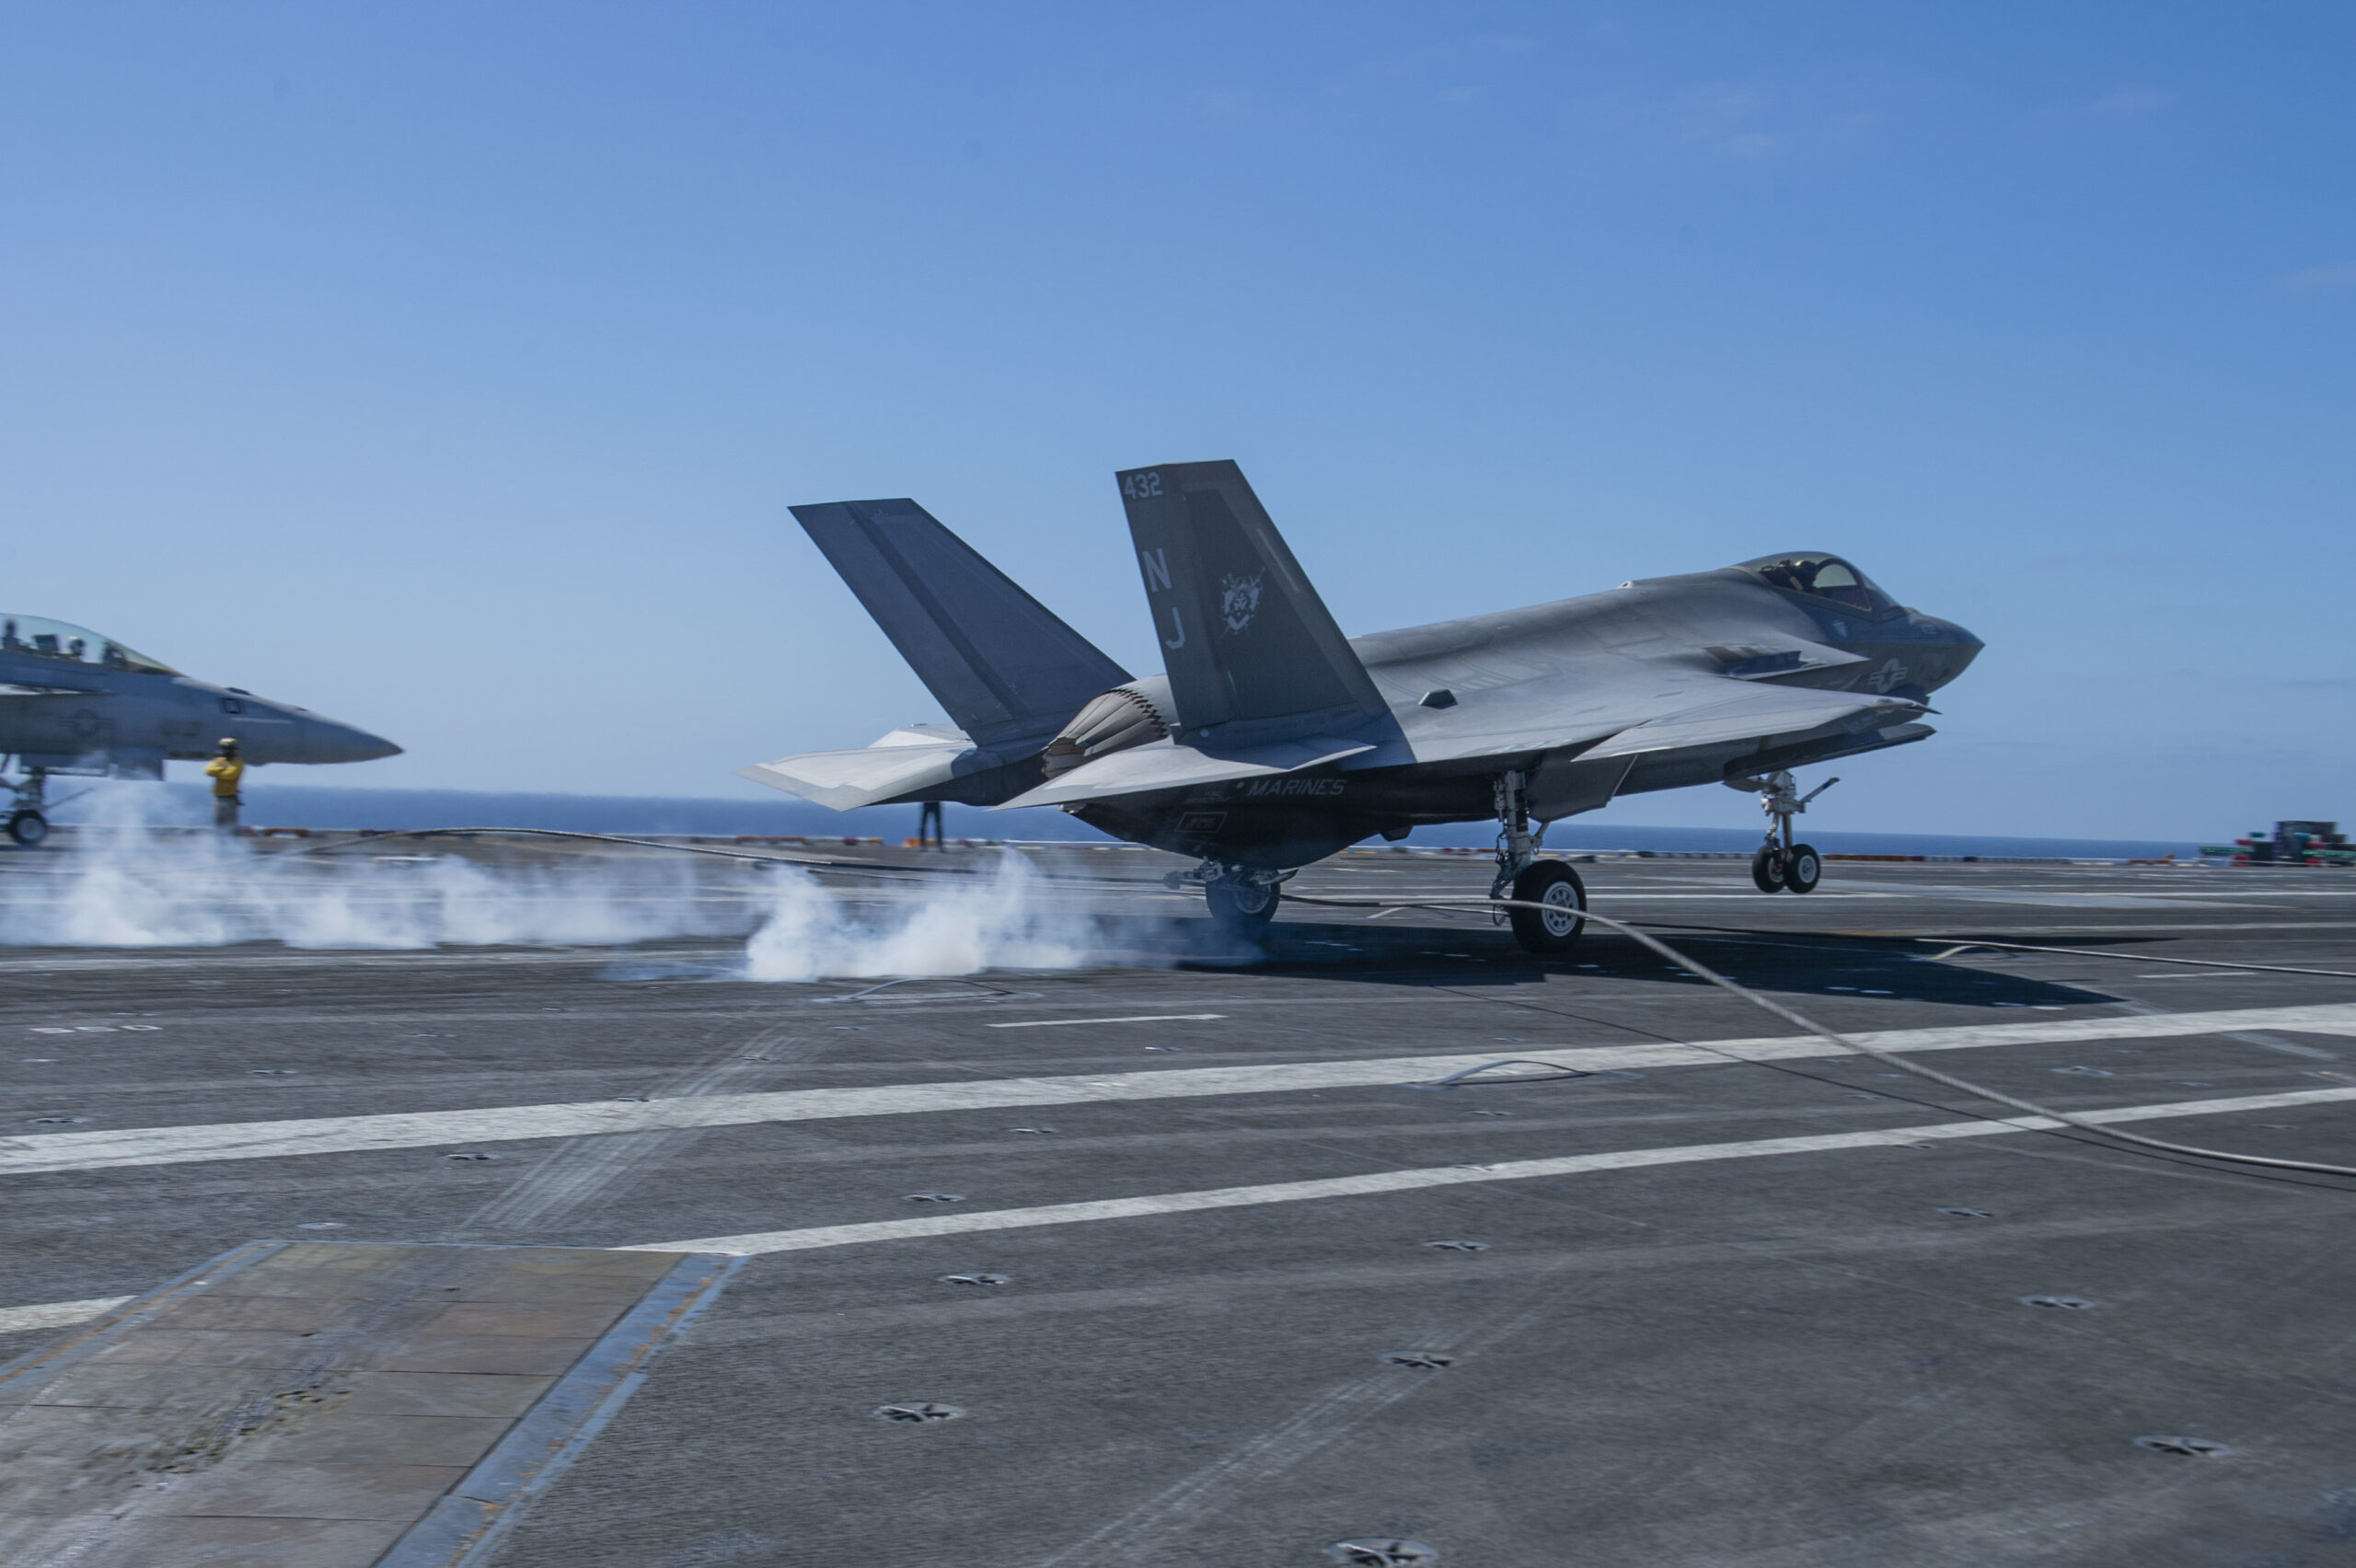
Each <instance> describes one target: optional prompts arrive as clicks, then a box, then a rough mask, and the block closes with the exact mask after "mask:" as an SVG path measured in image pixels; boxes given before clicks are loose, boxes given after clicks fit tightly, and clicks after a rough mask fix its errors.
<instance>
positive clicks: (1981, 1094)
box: [1287, 894, 2356, 1177]
mask: <svg viewBox="0 0 2356 1568" xmlns="http://www.w3.org/2000/svg"><path fill="white" fill-rule="evenodd" d="M1287 902H1288V903H1297V904H1323V905H1336V906H1342V907H1352V908H1360V909H1364V908H1393V909H1437V910H1443V911H1462V910H1466V909H1471V908H1484V909H1533V910H1537V911H1540V912H1541V913H1544V914H1553V915H1562V914H1567V913H1572V911H1569V910H1566V909H1565V908H1564V906H1562V905H1554V904H1539V903H1536V902H1534V901H1532V900H1530V899H1521V898H1484V899H1462V900H1458V901H1454V902H1443V901H1437V900H1407V899H1388V898H1385V899H1355V898H1354V899H1345V898H1319V897H1314V896H1311V895H1308V894H1288V895H1287ZM1576 914H1577V916H1578V917H1579V918H1580V919H1582V920H1593V921H1594V922H1595V923H1596V924H1598V925H1600V926H1606V927H1609V928H1611V929H1612V930H1615V931H1618V932H1619V933H1621V934H1622V935H1623V936H1625V937H1628V938H1630V939H1632V940H1634V941H1636V942H1637V943H1638V944H1640V945H1642V946H1644V947H1646V948H1649V949H1651V950H1652V951H1654V952H1656V953H1658V954H1659V955H1660V956H1661V957H1663V958H1665V959H1668V960H1669V962H1670V963H1676V964H1681V965H1682V966H1684V967H1685V968H1687V969H1690V970H1691V971H1692V972H1693V973H1694V974H1697V975H1699V976H1700V977H1701V978H1703V979H1704V980H1706V981H1708V982H1709V983H1710V984H1711V985H1713V986H1717V987H1718V988H1719V989H1721V990H1723V991H1727V992H1730V993H1732V994H1733V995H1735V996H1737V997H1741V998H1742V999H1743V1000H1744V1001H1746V1002H1749V1003H1750V1005H1751V1006H1753V1007H1755V1008H1758V1009H1761V1010H1762V1011H1765V1012H1768V1013H1772V1014H1773V1015H1774V1016H1775V1017H1777V1018H1780V1019H1782V1020H1784V1022H1786V1023H1789V1024H1793V1025H1796V1026H1797V1027H1798V1028H1800V1029H1804V1030H1806V1031H1807V1032H1808V1033H1810V1034H1813V1035H1815V1036H1816V1037H1817V1038H1818V1039H1819V1040H1822V1041H1824V1042H1826V1043H1828V1044H1831V1045H1835V1046H1838V1047H1839V1048H1840V1049H1842V1050H1843V1051H1848V1052H1852V1053H1854V1054H1855V1055H1860V1056H1864V1057H1865V1058H1867V1059H1868V1060H1871V1061H1876V1062H1879V1063H1881V1064H1882V1065H1883V1066H1889V1067H1895V1068H1897V1069H1898V1070H1899V1071H1900V1072H1905V1073H1911V1074H1912V1075H1913V1076H1914V1077H1916V1078H1926V1079H1928V1080H1929V1081H1931V1082H1932V1083H1935V1084H1941V1085H1944V1086H1945V1087H1946V1088H1948V1089H1952V1090H1957V1091H1958V1092H1959V1093H1963V1094H1969V1095H1971V1096H1973V1097H1975V1098H1977V1099H1981V1100H1986V1101H1992V1102H1993V1103H1995V1104H1998V1105H2004V1106H2007V1107H2010V1108H2011V1109H2013V1110H2015V1111H2019V1112H2023V1113H2027V1114H2028V1115H2030V1116H2034V1117H2037V1118H2038V1119H2040V1120H2044V1121H2050V1122H2054V1123H2058V1124H2061V1125H2062V1126H2067V1127H2073V1128H2075V1129H2077V1130H2078V1131H2080V1132H2085V1133H2092V1134H2094V1135H2096V1136H2098V1137H2105V1138H2109V1139H2112V1140H2114V1141H2116V1142H2119V1143H2124V1144H2132V1145H2134V1146H2136V1147H2141V1148H2149V1149H2157V1150H2159V1151H2160V1152H2162V1153H2164V1154H2177V1155H2191V1156H2194V1157H2195V1158H2198V1159H2215V1160H2223V1161H2224V1162H2225V1163H2227V1164H2230V1165H2257V1166H2264V1167H2267V1168H2269V1169H2271V1170H2306V1171H2313V1172H2315V1173H2316V1174H2319V1175H2325V1176H2348V1177H2356V1169H2351V1168H2350V1167H2348V1166H2345V1165H2326V1164H2322V1163H2320V1162H2318V1161H2315V1160H2306V1159H2278V1158H2276V1157H2273V1156H2270V1155H2260V1154H2236V1153H2234V1152H2232V1151H2230V1150H2226V1149H2216V1148H2203V1147H2200V1146H2199V1145H2197V1144H2180V1143H2171V1142H2169V1141H2167V1140H2166V1139H2164V1138H2147V1137H2145V1136H2142V1134H2141V1133H2129V1132H2122V1131H2120V1130H2119V1129H2118V1128H2116V1127H2112V1126H2108V1125H2107V1124H2103V1123H2101V1122H2096V1121H2092V1120H2089V1119H2088V1118H2086V1117H2084V1116H2077V1115H2073V1114H2072V1113H2069V1112H2067V1111H2057V1110H2054V1109H2052V1108H2051V1107H2050V1106H2045V1105H2039V1104H2038V1103H2037V1102H2036V1101H2032V1100H2023V1099H2021V1098H2020V1097H2018V1096H2017V1095H2011V1094H2006V1093H2004V1091H2003V1090H1994V1089H1989V1088H1986V1087H1985V1086H1983V1085H1981V1084H1976V1083H1973V1082H1971V1081H1970V1080H1969V1079H1968V1078H1957V1077H1956V1076H1955V1075H1954V1074H1952V1073H1943V1072H1941V1071H1939V1070H1938V1069H1937V1068H1936V1067H1926V1066H1923V1064H1922V1063H1920V1062H1915V1061H1911V1060H1909V1059H1908V1058H1907V1057H1905V1056H1904V1055H1900V1054H1898V1053H1896V1052H1891V1051H1884V1050H1880V1049H1878V1048H1877V1047H1875V1046H1872V1045H1866V1044H1864V1043H1860V1042H1858V1041H1854V1040H1852V1039H1850V1038H1848V1037H1847V1036H1846V1035H1843V1034H1840V1033H1837V1032H1834V1031H1832V1030H1831V1029H1828V1028H1826V1027H1825V1026H1824V1025H1823V1024H1820V1023H1819V1022H1817V1021H1816V1020H1814V1019H1811V1018H1807V1017H1805V1016H1804V1015H1802V1014H1800V1013H1798V1012H1796V1011H1795V1010H1793V1009H1790V1008H1787V1007H1785V1006H1784V1005H1783V1004H1782V1003H1781V1002H1778V1001H1775V1000H1774V999H1773V998H1772V997H1762V996H1761V995H1759V994H1758V993H1757V992H1755V991H1753V990H1751V989H1750V987H1749V986H1743V985H1741V984H1739V983H1738V982H1736V981H1734V980H1730V979H1728V978H1727V976H1725V975H1723V974H1719V973H1718V972H1717V971H1716V970H1715V969H1712V968H1711V967H1710V966H1709V965H1708V964H1705V963H1702V962H1701V961H1699V960H1698V959H1694V958H1691V957H1688V956H1687V955H1686V954H1684V953H1682V952H1680V951H1678V950H1677V949H1675V948H1673V947H1671V946H1669V944H1668V943H1667V942H1665V941H1662V940H1660V939H1659V938H1657V937H1656V936H1653V935H1652V934H1651V933H1650V932H1647V931H1642V930H1639V929H1637V928H1635V927H1634V926H1633V925H1631V924H1629V923H1628V922H1627V921H1625V920H1615V919H1613V918H1612V917H1611V916H1609V915H1598V914H1596V913H1595V912H1594V911H1592V910H1589V909H1580V910H1577V911H1576ZM1687 1043H1689V1044H1691V1043H1693V1042H1687ZM1700 1048H1701V1049H1703V1050H1712V1051H1714V1054H1715V1055H1721V1056H1724V1057H1725V1058H1726V1059H1727V1060H1728V1061H1731V1062H1750V1060H1751V1059H1750V1057H1748V1056H1743V1055H1737V1054H1735V1053H1734V1052H1731V1051H1715V1048H1714V1047H1711V1046H1707V1045H1703V1046H1701V1047H1700ZM1751 1065H1753V1066H1757V1065H1758V1064H1756V1063H1752V1064H1751ZM1996 1119H1997V1120H1999V1121H2009V1120H2010V1119H2011V1118H2009V1117H1999V1118H1996ZM2022 1130H2023V1131H2025V1132H2050V1131H2053V1130H2054V1129H2053V1128H2051V1127H2039V1126H2024V1127H2023V1128H2022Z"/></svg>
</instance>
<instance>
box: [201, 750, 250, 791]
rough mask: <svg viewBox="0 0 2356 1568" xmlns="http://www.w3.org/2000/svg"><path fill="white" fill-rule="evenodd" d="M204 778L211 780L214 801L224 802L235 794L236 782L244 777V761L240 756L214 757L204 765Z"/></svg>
mask: <svg viewBox="0 0 2356 1568" xmlns="http://www.w3.org/2000/svg"><path fill="white" fill-rule="evenodd" d="M204 776H205V777H206V778H210V779H212V780H213V794H214V799H216V800H226V799H228V798H229V797H231V796H233V795H235V794H237V782H238V780H240V779H242V778H245V776H246V759H245V758H244V757H241V756H216V757H214V759H213V760H212V761H211V762H208V763H206V764H205V765H204Z"/></svg>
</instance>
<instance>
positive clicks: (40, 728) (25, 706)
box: [0, 615, 401, 846]
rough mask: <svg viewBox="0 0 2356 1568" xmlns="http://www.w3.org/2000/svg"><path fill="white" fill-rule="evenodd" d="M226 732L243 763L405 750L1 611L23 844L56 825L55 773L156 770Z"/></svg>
mask: <svg viewBox="0 0 2356 1568" xmlns="http://www.w3.org/2000/svg"><path fill="white" fill-rule="evenodd" d="M224 737H235V738H236V740H237V745H238V749H239V750H240V751H241V752H243V753H244V755H245V758H246V761H247V762H248V764H254V763H269V762H366V761H368V760H369V759H371V758H373V757H380V756H392V755H397V754H398V752H399V751H400V749H401V748H400V747H398V746H397V745H395V744H393V743H392V742H390V741H388V740H386V739H385V738H384V737H383V736H381V735H372V734H370V733H369V732H367V731H365V730H356V729H354V728H352V726H351V725H349V724H341V723H338V722H337V721H335V720H332V719H329V718H326V717H324V716H323V715H320V714H317V713H313V712H310V711H309V710H308V709H301V708H295V707H293V706H291V705H290V704H287V703H283V702H271V701H270V700H268V699H267V698H259V697H256V696H255V695H254V694H253V693H251V692H249V691H247V690H244V689H243V688H241V687H238V686H208V685H206V684H205V683H204V682H202V681H200V680H197V679H195V678H193V677H192V676H189V675H184V674H180V673H179V671H178V670H175V669H173V668H172V667H171V666H169V665H168V664H159V663H156V661H155V660H153V659H150V658H148V657H147V656H146V655H145V654H144V653H135V652H133V651H131V650H130V649H128V648H126V647H124V646H123V645H122V644H121V643H120V642H117V641H115V640H113V639H112V638H108V637H101V636H99V635H98V633H97V632H95V631H89V630H86V629H85V628H81V627H78V626H68V625H66V624H65V623H64V621H53V620H43V619H41V618H40V617H37V616H15V615H0V756H13V757H14V758H15V759H16V763H17V767H18V768H19V769H21V777H20V778H17V780H16V781H15V782H13V783H10V784H8V785H7V789H8V791H9V793H10V796H11V797H12V798H11V800H10V801H9V803H8V804H7V806H6V808H5V809H6V813H7V819H8V836H10V837H12V838H14V839H15V840H16V841H17V843H19V844H23V845H27V846H30V845H35V844H39V843H40V841H41V840H42V839H44V838H46V837H48V836H49V820H48V818H47V817H46V816H45V815H44V814H43V812H44V809H45V807H46V804H47V801H46V796H45V791H46V790H47V788H48V783H49V777H50V775H52V774H53V773H54V774H72V775H79V776H84V777H94V778H162V777H163V776H164V760H165V759H166V758H167V757H179V758H188V759H193V758H198V757H205V756H210V755H213V751H214V746H215V744H217V743H219V742H220V741H221V740H222V739H223V738H224Z"/></svg>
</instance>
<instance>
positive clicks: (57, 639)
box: [0, 614, 179, 675]
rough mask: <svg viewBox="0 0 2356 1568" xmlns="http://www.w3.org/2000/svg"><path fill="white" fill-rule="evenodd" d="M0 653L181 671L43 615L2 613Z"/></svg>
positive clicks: (142, 670)
mask: <svg viewBox="0 0 2356 1568" xmlns="http://www.w3.org/2000/svg"><path fill="white" fill-rule="evenodd" d="M0 653H29V654H31V655H32V656H33V657H34V658H37V659H57V660H62V661H64V662H67V663H76V664H93V665H96V666H97V667H98V668H99V669H102V670H124V671H128V672H130V673H132V674H141V675H177V674H179V671H178V670H175V669H173V668H172V667H171V666H170V665H169V664H159V663H156V661H155V660H153V659H150V658H149V657H147V655H145V654H144V653H138V652H133V651H132V650H131V649H128V648H125V647H124V646H123V645H122V644H121V643H120V642H117V641H115V640H113V639H112V638H110V637H100V636H99V635H98V633H97V632H95V631H92V630H90V629H89V628H87V627H79V626H68V625H67V624H66V623H65V622H64V621H53V620H45V619H43V618H42V617H40V616H12V615H5V614H0Z"/></svg>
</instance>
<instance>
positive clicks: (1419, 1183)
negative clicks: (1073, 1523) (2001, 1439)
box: [0, 1089, 2356, 1333]
mask: <svg viewBox="0 0 2356 1568" xmlns="http://www.w3.org/2000/svg"><path fill="white" fill-rule="evenodd" d="M2350 1100H2356V1089H2309V1090H2293V1091H2292V1092H2290V1093H2285V1094H2254V1095H2245V1096H2242V1097H2240V1098H2237V1099H2230V1100H2178V1101H2170V1102H2168V1103H2166V1104H2163V1105H2122V1106H2118V1107H2116V1108H2114V1109H2111V1110H2108V1111H2082V1112H2079V1113H2078V1114H2079V1115H2080V1116H2082V1117H2083V1118H2085V1120H2086V1121H2089V1122H2106V1123H2108V1122H2150V1121H2160V1120H2165V1119H2166V1118H2170V1117H2177V1116H2214V1115H2223V1114H2226V1113H2233V1112H2240V1111H2276V1110H2282V1109H2286V1108H2289V1107H2293V1106H2301V1105H2327V1104H2333V1103H2342V1102H2345V1101H2350ZM2061 1125H2062V1124H2061V1123H2060V1122H2057V1121H2054V1120H2053V1119H2052V1118H2051V1117H2050V1116H2026V1115H2024V1116H2014V1117H2009V1118H2007V1119H2005V1120H2004V1121H2001V1122H1994V1121H1971V1122H1933V1123H1929V1124H1923V1125H1920V1126H1912V1127H1881V1128H1877V1129H1875V1130H1873V1131H1871V1132H1858V1133H1819V1134H1814V1135H1810V1136H1800V1137H1789V1138H1753V1139H1750V1140H1749V1141H1746V1142H1742V1143H1721V1144H1684V1145H1680V1146H1676V1147H1669V1148H1630V1149H1614V1150H1611V1151H1610V1152H1608V1153H1603V1154H1572V1155H1563V1156H1559V1157H1557V1158H1554V1159H1517V1160H1510V1161H1507V1162H1506V1163H1503V1164H1498V1165H1447V1166H1427V1167H1424V1168H1421V1169H1417V1170H1376V1171H1369V1172H1366V1173H1364V1174H1361V1175H1357V1176H1331V1177H1326V1178H1324V1179H1322V1180H1319V1181H1312V1182H1269V1183H1266V1184H1264V1185H1261V1186H1256V1187H1214V1188H1210V1189H1208V1190H1206V1191H1201V1192H1193V1193H1153V1194H1151V1195H1149V1196H1146V1197H1137V1198H1105V1199H1100V1200H1098V1201H1096V1202H1093V1203H1076V1204H1045V1205H1040V1206H1038V1207H1035V1208H1019V1209H984V1210H982V1211H980V1212H979V1213H976V1214H944V1215H928V1216H925V1217H924V1218H922V1219H885V1220H875V1221H872V1222H870V1223H867V1224H864V1225H820V1226H813V1227H811V1228H806V1229H802V1230H760V1231H752V1232H748V1233H746V1234H745V1235H740V1236H703V1237H698V1238H696V1239H692V1240H687V1241H641V1242H636V1243H633V1244H632V1245H630V1246H627V1247H618V1248H615V1249H614V1251H619V1252H738V1253H742V1254H744V1255H745V1256H748V1257H753V1256H759V1255H761V1254H763V1253H768V1252H799V1251H809V1250H811V1249H813V1248H818V1247H851V1246H857V1245H860V1243H863V1242H868V1241H901V1240H907V1239H911V1238H914V1237H919V1236H954V1235H959V1234H962V1233H964V1232H966V1231H976V1230H1020V1229H1023V1228H1029V1227H1032V1226H1040V1225H1077V1224H1080V1223H1082V1222H1085V1221H1088V1220H1097V1219H1135V1218H1143V1217H1147V1216H1153V1215H1164V1214H1191V1213H1197V1212H1200V1211H1201V1210H1204V1209H1219V1208H1251V1207H1254V1206H1257V1205H1265V1204H1291V1203H1307V1202H1313V1201H1315V1200H1317V1199H1320V1198H1354V1197H1365V1196H1369V1195H1371V1194H1373V1193H1405V1192H1413V1191H1415V1190H1416V1189H1418V1188H1423V1187H1453V1186H1461V1185H1465V1184H1469V1183H1472V1182H1521V1181H1527V1180H1529V1179H1530V1178H1532V1177H1538V1176H1577V1175H1584V1174H1586V1173H1587V1172H1588V1171H1593V1170H1641V1169H1643V1168H1644V1167H1646V1166H1652V1165H1692V1164H1696V1163H1699V1162H1702V1161H1705V1160H1717V1159H1760V1158H1762V1157H1764V1156H1767V1155H1776V1154H1821V1153H1826V1152H1829V1151H1831V1150H1834V1149H1848V1148H1888V1147H1894V1146H1899V1145H1904V1144H1912V1143H1923V1142H1927V1141H1933V1140H1936V1139H1940V1138H1980V1137H1993V1136H1998V1135H2000V1134H2004V1133H2027V1132H2048V1131H2051V1130H2053V1129H2055V1128H2058V1127H2060V1126H2061ZM130 1299H132V1298H131V1297H128V1296H113V1297H99V1298H97V1299H93V1300H87V1301H52V1302H49V1303H47V1304H45V1305H42V1306H37V1307H8V1308H0V1333H17V1332H23V1331H26V1330H29V1329H52V1328H64V1327H65V1326H67V1325H69V1324H73V1323H79V1322H86V1321H87V1320H90V1319H92V1318H95V1317H98V1315H99V1314H100V1313H102V1312H106V1311H108V1310H110V1309H113V1308H116V1307H120V1306H121V1305H122V1304H123V1303H124V1302H126V1301H129V1300H130Z"/></svg>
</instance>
